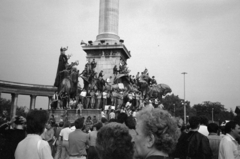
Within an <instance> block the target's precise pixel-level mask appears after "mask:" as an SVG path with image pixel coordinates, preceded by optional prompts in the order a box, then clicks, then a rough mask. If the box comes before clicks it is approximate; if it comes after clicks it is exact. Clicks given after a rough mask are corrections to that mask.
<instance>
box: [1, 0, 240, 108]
mask: <svg viewBox="0 0 240 159" xmlns="http://www.w3.org/2000/svg"><path fill="white" fill-rule="evenodd" d="M98 17H99V0H71V1H69V0H34V1H32V0H18V1H16V0H1V1H0V46H1V47H0V52H1V58H0V80H7V81H14V82H23V83H31V84H43V85H53V83H54V80H55V75H56V70H57V65H58V58H59V54H60V52H59V49H60V47H62V46H68V47H69V49H68V51H67V54H72V55H73V56H72V58H71V61H75V60H79V62H80V64H79V66H78V69H80V71H82V70H83V68H84V65H85V63H86V53H85V52H84V51H83V50H82V48H81V46H80V42H81V40H84V41H85V42H87V41H89V40H92V41H94V40H96V36H97V34H98ZM119 36H120V38H121V39H124V43H125V46H126V47H127V49H128V50H130V51H131V54H132V57H131V59H129V60H128V66H129V69H130V70H131V74H134V75H136V73H137V72H139V71H143V70H144V68H145V67H146V68H148V70H149V73H150V75H151V76H152V75H154V76H155V77H156V79H157V82H158V83H165V84H168V85H169V86H170V87H171V88H172V91H173V93H174V94H175V95H178V96H179V97H180V98H183V75H182V74H181V73H182V72H187V75H186V100H189V101H190V104H191V105H194V104H197V103H202V102H203V101H211V102H221V103H222V104H223V105H225V107H226V108H228V109H229V108H232V109H235V106H237V105H240V71H239V69H240V1H239V0H181V1H179V0H171V1H170V0H148V1H146V0H120V11H119ZM3 97H5V98H10V95H6V94H4V95H3ZM29 103H30V97H28V96H19V100H18V104H19V105H22V106H24V105H25V106H29ZM37 107H38V108H39V107H42V108H47V98H44V97H37Z"/></svg>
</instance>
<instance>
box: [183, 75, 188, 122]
mask: <svg viewBox="0 0 240 159" xmlns="http://www.w3.org/2000/svg"><path fill="white" fill-rule="evenodd" d="M182 74H183V89H184V105H183V109H184V110H183V111H184V124H185V125H186V123H187V122H186V121H187V120H186V114H187V113H186V103H185V75H186V74H187V72H183V73H182Z"/></svg>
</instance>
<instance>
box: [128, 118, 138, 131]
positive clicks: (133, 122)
mask: <svg viewBox="0 0 240 159" xmlns="http://www.w3.org/2000/svg"><path fill="white" fill-rule="evenodd" d="M126 126H127V127H128V128H129V129H135V127H136V120H135V118H134V117H133V116H129V117H127V120H126Z"/></svg>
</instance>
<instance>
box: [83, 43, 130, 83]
mask: <svg viewBox="0 0 240 159" xmlns="http://www.w3.org/2000/svg"><path fill="white" fill-rule="evenodd" d="M82 48H83V50H84V51H85V52H86V53H87V59H90V61H92V60H93V59H95V61H96V63H97V66H96V68H95V71H96V72H97V73H99V72H100V71H101V70H103V75H104V77H103V78H104V79H106V78H108V77H109V76H112V77H113V67H114V66H115V65H117V67H118V68H119V64H120V61H122V62H125V63H126V62H127V59H128V58H130V57H131V55H130V52H129V51H128V50H127V48H126V47H125V45H123V44H121V43H120V44H119V43H116V44H115V45H108V44H107V43H103V44H100V43H99V45H86V46H82Z"/></svg>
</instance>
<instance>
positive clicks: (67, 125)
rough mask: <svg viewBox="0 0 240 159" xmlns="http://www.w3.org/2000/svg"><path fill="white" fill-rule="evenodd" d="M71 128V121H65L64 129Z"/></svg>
mask: <svg viewBox="0 0 240 159" xmlns="http://www.w3.org/2000/svg"><path fill="white" fill-rule="evenodd" d="M70 126H71V123H70V122H69V121H65V122H64V124H63V128H68V127H70Z"/></svg>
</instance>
